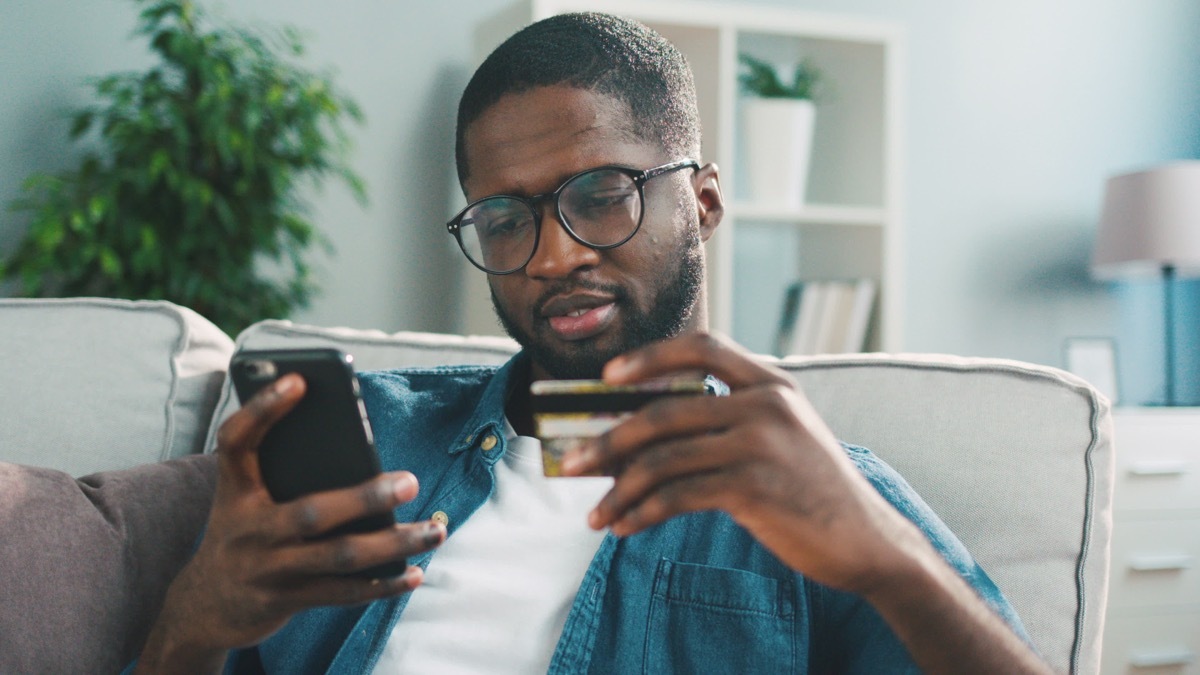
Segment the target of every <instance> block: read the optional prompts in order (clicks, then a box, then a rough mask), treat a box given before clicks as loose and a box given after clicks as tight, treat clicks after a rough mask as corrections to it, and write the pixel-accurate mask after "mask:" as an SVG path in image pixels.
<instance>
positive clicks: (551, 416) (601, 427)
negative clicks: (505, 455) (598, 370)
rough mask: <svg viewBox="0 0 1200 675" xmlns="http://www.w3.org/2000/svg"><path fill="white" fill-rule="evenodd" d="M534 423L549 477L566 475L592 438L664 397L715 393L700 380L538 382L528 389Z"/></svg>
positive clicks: (543, 465)
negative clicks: (567, 460)
mask: <svg viewBox="0 0 1200 675" xmlns="http://www.w3.org/2000/svg"><path fill="white" fill-rule="evenodd" d="M529 391H530V393H531V394H532V397H531V401H532V403H531V405H532V408H533V420H534V424H535V426H536V433H537V436H538V438H539V439H541V441H542V468H543V472H544V473H545V475H547V476H550V477H556V476H561V475H562V458H563V455H565V454H567V452H569V451H570V450H572V449H573V448H576V447H578V446H579V445H580V444H582V443H583V442H584V441H586V440H587V439H589V438H594V437H596V436H599V435H600V434H602V433H604V432H606V431H608V430H609V429H611V428H613V427H614V426H616V425H617V424H620V423H621V421H622V420H624V419H625V418H627V417H629V416H630V415H631V414H633V412H634V411H636V410H638V409H639V408H641V407H642V406H644V405H646V404H647V403H649V402H650V401H653V400H655V399H657V398H662V397H664V396H695V395H700V394H709V393H712V388H711V387H710V386H709V384H708V383H707V382H706V381H705V380H703V379H698V378H692V377H689V378H687V379H678V378H676V379H659V380H651V381H649V382H643V383H639V384H630V385H616V386H614V385H608V384H605V383H604V382H602V381H600V380H540V381H537V382H534V383H533V384H532V385H531V386H530V388H529Z"/></svg>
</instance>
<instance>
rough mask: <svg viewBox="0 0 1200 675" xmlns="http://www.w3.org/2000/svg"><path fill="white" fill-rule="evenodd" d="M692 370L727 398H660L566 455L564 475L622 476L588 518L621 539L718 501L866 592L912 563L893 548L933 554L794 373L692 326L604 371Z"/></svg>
mask: <svg viewBox="0 0 1200 675" xmlns="http://www.w3.org/2000/svg"><path fill="white" fill-rule="evenodd" d="M696 370H700V371H703V372H706V373H711V374H712V375H715V376H716V377H718V378H720V379H721V380H723V381H724V382H726V383H727V384H728V385H729V386H730V389H731V393H730V395H729V396H728V397H710V396H694V397H678V398H671V399H662V400H659V401H655V402H654V403H652V404H650V405H647V406H646V407H645V408H643V409H642V410H640V411H638V412H637V413H635V414H634V415H632V416H631V417H630V418H628V419H627V420H625V421H624V422H623V423H621V424H620V425H618V426H616V427H614V428H613V429H611V430H609V431H608V432H607V433H605V434H604V435H602V436H599V437H598V438H596V439H593V441H592V442H590V443H589V444H587V445H585V446H583V447H582V448H580V449H578V450H576V451H575V452H574V453H571V454H568V455H567V457H565V458H564V462H563V469H564V473H566V474H567V475H581V474H585V473H588V472H593V471H599V472H603V473H609V474H615V475H616V481H615V484H614V485H613V488H612V490H611V491H610V492H609V493H608V494H607V495H605V496H604V498H603V499H602V500H601V501H600V503H599V505H598V506H597V507H596V508H595V510H594V511H593V512H592V513H591V514H590V515H589V524H590V525H591V526H592V527H594V528H597V529H598V528H602V527H606V526H608V527H611V528H612V532H613V533H614V534H617V535H621V536H625V535H631V534H634V533H636V532H639V531H641V530H644V529H646V528H648V527H650V526H652V525H655V524H658V523H661V522H663V521H665V520H667V519H669V518H672V517H674V516H677V515H679V514H682V513H687V512H691V511H702V510H710V509H719V510H721V511H724V512H726V513H728V514H729V515H730V516H731V517H732V518H733V519H734V520H735V521H736V522H738V523H739V524H740V525H742V526H743V527H745V528H746V529H747V530H748V531H749V532H750V533H751V535H753V536H754V537H755V539H757V540H758V541H759V542H760V543H761V544H763V545H764V546H765V547H767V548H768V549H769V550H771V552H772V553H774V554H775V556H776V557H778V558H779V559H780V560H782V561H783V562H784V563H785V564H787V565H789V566H790V567H792V568H793V569H795V570H797V571H799V572H802V573H804V574H805V575H806V576H808V577H809V578H812V579H814V580H816V581H819V582H821V583H824V584H826V585H830V586H836V587H839V588H843V589H846V590H851V591H858V592H865V591H867V590H869V589H870V587H871V586H873V585H874V584H877V583H881V582H882V581H883V580H884V579H886V578H887V577H889V576H894V575H896V574H897V570H896V569H895V563H897V562H898V561H903V560H906V557H905V556H900V555H897V553H898V551H900V550H902V549H899V548H897V547H901V546H912V547H919V548H920V549H921V550H922V553H924V552H925V551H929V550H931V548H930V547H929V546H928V544H927V542H925V540H924V538H923V536H922V535H921V534H920V532H919V531H918V530H917V528H916V527H915V526H913V525H912V524H911V523H910V522H909V521H908V520H907V519H905V518H904V517H903V516H902V515H901V514H900V513H899V512H898V511H896V510H895V509H894V508H893V507H892V506H891V505H890V504H889V503H887V501H886V500H884V499H883V498H882V497H881V496H880V495H879V494H878V492H876V491H875V489H874V488H873V487H872V486H871V485H870V483H868V482H867V481H866V479H865V478H863V477H862V475H861V474H860V473H859V471H858V469H857V468H856V467H855V465H854V463H853V462H852V461H851V460H850V459H849V458H848V457H847V456H846V453H845V451H844V450H843V448H842V447H841V445H840V444H839V443H838V442H837V440H836V439H835V438H834V436H833V433H832V432H831V431H830V430H829V428H828V427H827V426H826V425H825V424H824V422H822V421H821V419H820V417H818V415H817V413H816V412H815V411H814V410H813V408H812V406H811V405H810V404H809V403H808V401H807V400H806V399H805V398H804V395H803V394H802V393H801V392H800V391H799V389H798V388H797V386H796V384H795V382H794V381H793V380H792V379H791V378H790V377H789V376H788V375H787V373H784V372H782V371H780V370H778V369H776V368H771V367H769V366H766V365H764V364H761V363H759V362H757V361H755V360H754V359H753V358H752V357H751V356H750V354H749V353H747V352H746V351H744V350H743V349H741V348H740V347H738V346H737V345H735V344H733V343H732V342H730V341H728V340H726V339H722V338H718V337H714V336H709V335H703V334H695V335H686V336H683V337H679V338H675V339H672V340H668V341H664V342H659V343H655V344H652V345H649V346H647V347H644V348H642V349H639V350H637V351H634V352H631V353H629V354H626V355H623V356H621V357H618V358H616V359H614V360H613V361H611V362H610V363H608V364H607V366H606V367H605V370H604V379H605V381H607V382H609V383H611V384H628V383H633V382H638V381H641V380H646V379H650V378H654V377H661V376H664V375H670V374H673V373H679V372H682V371H696ZM910 552H911V551H910ZM907 559H908V560H911V557H909V558H907Z"/></svg>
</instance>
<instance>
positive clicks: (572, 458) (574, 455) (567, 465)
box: [562, 441, 596, 473]
mask: <svg viewBox="0 0 1200 675" xmlns="http://www.w3.org/2000/svg"><path fill="white" fill-rule="evenodd" d="M595 456H596V451H595V450H593V449H592V443H591V442H590V441H589V442H587V443H584V444H583V445H580V446H579V447H578V448H575V449H574V450H572V451H570V452H568V453H567V454H565V455H563V459H562V470H563V472H565V473H575V472H577V471H582V470H583V468H584V467H585V466H586V465H587V464H588V463H590V462H591V461H592V458H593V457H595Z"/></svg>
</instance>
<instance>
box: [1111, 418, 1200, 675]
mask: <svg viewBox="0 0 1200 675" xmlns="http://www.w3.org/2000/svg"><path fill="white" fill-rule="evenodd" d="M1114 422H1115V430H1116V451H1117V453H1116V454H1117V475H1116V489H1115V491H1114V505H1113V506H1114V509H1113V526H1114V527H1113V548H1112V578H1111V580H1110V587H1109V595H1108V616H1107V619H1106V623H1105V629H1104V654H1103V657H1102V660H1101V663H1102V667H1101V669H1102V671H1103V672H1104V673H1200V409H1197V408H1136V409H1135V408H1124V409H1118V410H1117V411H1116V412H1115V414H1114Z"/></svg>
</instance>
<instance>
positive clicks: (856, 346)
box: [842, 279, 878, 353]
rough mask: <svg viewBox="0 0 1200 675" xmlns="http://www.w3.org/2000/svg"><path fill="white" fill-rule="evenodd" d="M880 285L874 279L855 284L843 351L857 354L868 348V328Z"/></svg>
mask: <svg viewBox="0 0 1200 675" xmlns="http://www.w3.org/2000/svg"><path fill="white" fill-rule="evenodd" d="M877 286H878V284H876V283H875V280H874V279H859V280H858V281H856V282H855V283H854V299H853V301H852V303H851V308H850V316H849V318H848V320H847V326H846V337H845V340H844V341H843V343H842V351H843V352H846V353H855V352H861V351H864V350H865V349H866V347H867V328H868V327H869V326H870V325H871V310H872V309H874V307H875V293H876V290H877Z"/></svg>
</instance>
